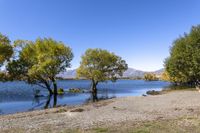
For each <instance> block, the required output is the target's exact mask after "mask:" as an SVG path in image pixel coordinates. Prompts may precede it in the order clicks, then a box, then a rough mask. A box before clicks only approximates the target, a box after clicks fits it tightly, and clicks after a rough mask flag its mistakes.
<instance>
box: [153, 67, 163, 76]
mask: <svg viewBox="0 0 200 133" xmlns="http://www.w3.org/2000/svg"><path fill="white" fill-rule="evenodd" d="M164 71H165V69H164V68H162V69H159V70H157V71H154V72H153V73H155V74H156V75H161V74H162V73H163V72H164Z"/></svg>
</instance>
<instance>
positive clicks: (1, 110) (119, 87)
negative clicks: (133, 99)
mask: <svg viewBox="0 0 200 133" xmlns="http://www.w3.org/2000/svg"><path fill="white" fill-rule="evenodd" d="M169 85H170V83H169V82H163V81H143V80H118V81H117V82H115V83H112V82H107V83H100V84H99V85H98V86H97V88H98V98H99V99H108V98H114V97H124V96H141V95H143V94H146V91H148V90H162V89H164V88H165V87H167V86H169ZM90 86H91V82H90V81H88V80H59V81H58V88H64V89H65V90H68V89H70V88H83V89H87V90H89V88H90ZM34 89H40V90H41V94H43V95H44V97H39V98H35V97H34ZM90 100H91V94H90V93H78V94H74V93H66V94H64V95H62V96H58V97H57V103H56V104H57V106H64V105H66V106H72V105H80V104H84V103H87V102H89V101H90ZM53 102H54V100H53V98H50V97H48V92H47V91H46V90H45V89H43V88H40V87H38V86H35V85H33V86H32V85H28V84H26V83H25V82H21V81H15V82H6V83H2V82H0V115H4V114H13V113H16V112H24V111H31V110H38V109H44V108H51V107H53Z"/></svg>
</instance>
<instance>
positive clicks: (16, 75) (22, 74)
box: [0, 34, 128, 96]
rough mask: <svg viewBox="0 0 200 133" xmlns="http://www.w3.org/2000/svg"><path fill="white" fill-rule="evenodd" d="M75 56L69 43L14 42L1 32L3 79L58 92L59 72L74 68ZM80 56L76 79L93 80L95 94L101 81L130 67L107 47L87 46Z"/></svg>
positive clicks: (117, 76) (47, 41)
mask: <svg viewBox="0 0 200 133" xmlns="http://www.w3.org/2000/svg"><path fill="white" fill-rule="evenodd" d="M73 56H74V55H73V52H72V49H71V48H70V47H69V46H67V45H66V44H64V43H63V42H60V41H56V40H53V39H52V38H43V39H42V38H38V39H36V40H35V41H28V40H16V41H14V43H13V44H11V41H10V40H9V38H8V37H7V36H5V35H2V34H0V66H2V65H4V66H5V67H6V69H5V71H4V72H1V73H0V80H1V81H12V80H22V81H25V82H27V83H29V84H36V85H38V86H40V87H43V88H45V89H47V90H48V91H49V95H53V94H55V95H57V93H58V91H57V82H56V79H57V77H56V75H58V74H59V73H60V72H64V71H66V69H67V68H70V67H71V61H72V59H73ZM81 58H82V60H81V63H80V67H79V68H78V70H77V78H86V79H89V80H91V81H92V87H91V91H92V93H93V94H95V96H96V93H97V88H96V86H97V85H98V83H99V82H104V81H106V80H111V81H113V82H114V81H116V80H117V79H118V78H119V77H121V76H122V75H123V72H124V71H125V70H127V68H128V65H127V64H126V62H125V60H123V59H122V58H121V57H119V56H117V55H115V54H114V53H111V52H109V51H107V50H102V49H88V50H87V51H86V52H85V53H84V55H83V56H82V57H81Z"/></svg>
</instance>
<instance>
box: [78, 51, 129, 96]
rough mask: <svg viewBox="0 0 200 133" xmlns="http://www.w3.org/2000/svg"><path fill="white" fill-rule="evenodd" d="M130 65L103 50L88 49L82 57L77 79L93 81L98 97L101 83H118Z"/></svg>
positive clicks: (94, 91) (93, 91) (93, 87)
mask: <svg viewBox="0 0 200 133" xmlns="http://www.w3.org/2000/svg"><path fill="white" fill-rule="evenodd" d="M127 69H128V65H127V64H126V62H125V60H122V59H121V57H119V56H117V55H115V54H114V53H110V52H108V51H107V50H102V49H88V50H87V51H86V52H85V54H84V55H83V56H82V61H81V63H80V67H79V68H78V70H77V77H79V78H86V79H90V80H91V81H92V87H91V90H92V93H93V94H94V95H95V96H96V94H97V85H98V83H99V82H104V81H107V80H111V81H113V82H114V81H116V80H117V79H118V78H119V77H121V76H123V72H124V71H125V70H127Z"/></svg>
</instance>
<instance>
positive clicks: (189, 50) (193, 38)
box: [165, 25, 200, 85]
mask: <svg viewBox="0 0 200 133" xmlns="http://www.w3.org/2000/svg"><path fill="white" fill-rule="evenodd" d="M165 68H166V71H167V73H168V74H169V77H170V80H171V81H173V82H175V83H180V84H191V85H195V84H200V25H198V26H196V27H192V29H191V31H190V33H189V34H184V36H182V37H179V38H178V39H176V40H175V41H174V43H173V46H172V48H171V51H170V57H169V58H167V59H166V61H165Z"/></svg>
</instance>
